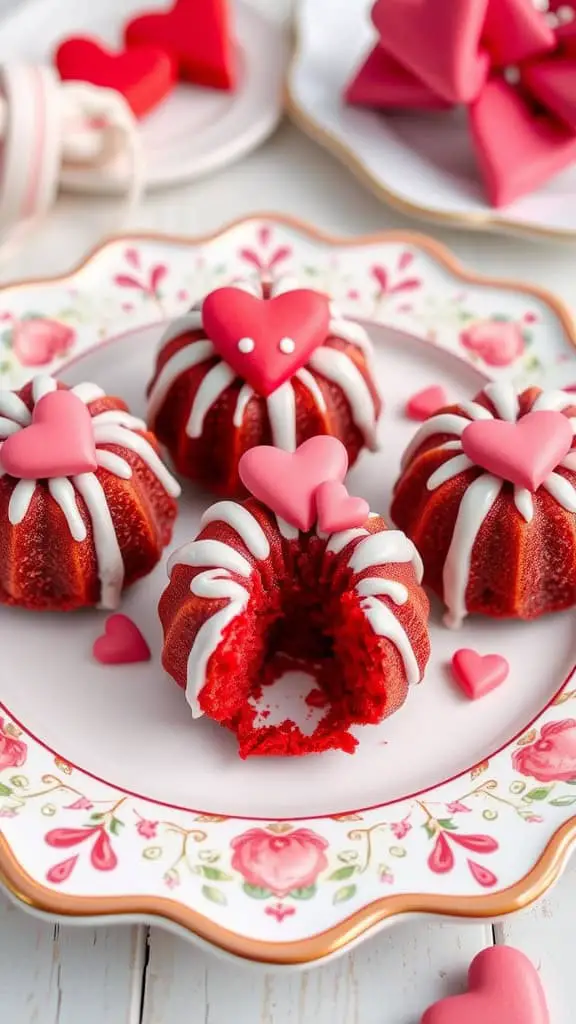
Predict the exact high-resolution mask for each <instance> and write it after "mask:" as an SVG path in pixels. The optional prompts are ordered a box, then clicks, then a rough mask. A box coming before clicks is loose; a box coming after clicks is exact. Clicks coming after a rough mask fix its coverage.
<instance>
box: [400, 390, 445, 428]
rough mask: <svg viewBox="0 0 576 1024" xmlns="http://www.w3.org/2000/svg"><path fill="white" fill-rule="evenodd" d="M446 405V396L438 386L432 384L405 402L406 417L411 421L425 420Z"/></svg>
mask: <svg viewBox="0 0 576 1024" xmlns="http://www.w3.org/2000/svg"><path fill="white" fill-rule="evenodd" d="M445 405H448V396H447V395H446V392H445V391H444V388H441V387H440V385H439V384H433V385H432V386H431V387H429V388H424V389H423V390H422V391H417V392H416V394H415V395H412V397H411V398H409V399H408V401H407V402H406V415H407V416H408V417H409V418H410V419H411V420H419V421H422V420H427V419H428V417H429V416H433V415H434V413H436V412H438V410H439V409H443V408H444V406H445Z"/></svg>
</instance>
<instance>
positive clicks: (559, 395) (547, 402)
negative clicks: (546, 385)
mask: <svg viewBox="0 0 576 1024" xmlns="http://www.w3.org/2000/svg"><path fill="white" fill-rule="evenodd" d="M571 405H576V395H571V394H570V393H569V392H568V391H542V392H541V393H540V394H539V395H538V396H537V398H536V400H535V401H534V404H533V406H532V409H531V412H541V411H542V410H543V409H544V410H553V411H556V412H562V411H563V410H564V409H569V408H570V406H571Z"/></svg>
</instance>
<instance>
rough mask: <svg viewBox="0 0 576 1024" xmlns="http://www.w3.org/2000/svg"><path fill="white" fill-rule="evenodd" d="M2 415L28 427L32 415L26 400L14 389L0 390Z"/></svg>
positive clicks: (0, 411) (0, 414)
mask: <svg viewBox="0 0 576 1024" xmlns="http://www.w3.org/2000/svg"><path fill="white" fill-rule="evenodd" d="M0 416H6V418H7V419H9V420H13V422H14V423H19V424H20V426H21V427H27V426H28V424H29V423H30V422H31V420H32V415H31V413H30V410H29V408H28V406H27V405H26V403H25V402H23V401H22V399H21V398H20V396H19V395H17V394H16V393H15V392H14V391H0Z"/></svg>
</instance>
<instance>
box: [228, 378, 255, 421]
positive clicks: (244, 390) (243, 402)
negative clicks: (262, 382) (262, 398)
mask: <svg viewBox="0 0 576 1024" xmlns="http://www.w3.org/2000/svg"><path fill="white" fill-rule="evenodd" d="M253 395H254V391H253V389H252V388H251V387H250V385H249V384H243V385H242V387H241V388H240V391H239V392H238V398H237V399H236V408H235V409H234V417H233V419H232V423H233V425H234V426H235V427H241V426H242V423H243V422H244V413H245V411H246V406H247V405H248V402H249V401H250V399H251V398H252V396H253Z"/></svg>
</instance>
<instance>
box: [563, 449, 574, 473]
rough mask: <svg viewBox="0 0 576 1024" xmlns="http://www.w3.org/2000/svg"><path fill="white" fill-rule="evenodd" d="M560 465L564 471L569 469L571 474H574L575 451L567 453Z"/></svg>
mask: <svg viewBox="0 0 576 1024" xmlns="http://www.w3.org/2000/svg"><path fill="white" fill-rule="evenodd" d="M560 465H561V466H563V467H564V469H570V470H572V472H573V473H576V450H574V451H571V452H568V454H567V455H565V456H564V458H563V459H562V462H561V463H560Z"/></svg>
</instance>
